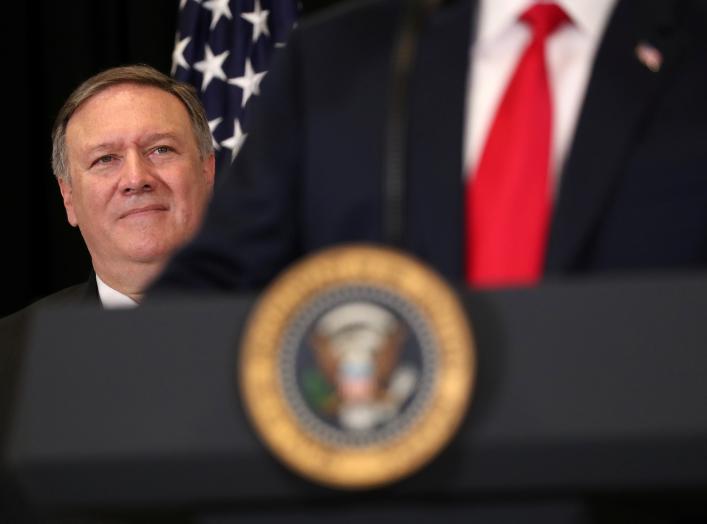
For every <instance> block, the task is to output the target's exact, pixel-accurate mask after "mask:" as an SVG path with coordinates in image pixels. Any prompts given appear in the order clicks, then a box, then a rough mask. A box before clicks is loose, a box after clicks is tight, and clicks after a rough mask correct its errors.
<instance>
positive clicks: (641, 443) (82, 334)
mask: <svg viewBox="0 0 707 524" xmlns="http://www.w3.org/2000/svg"><path fill="white" fill-rule="evenodd" d="M460 298H461V300H462V301H463V303H464V305H465V306H466V308H467V311H468V312H469V318H470V319H471V322H472V326H473V330H474V334H475V338H476V341H477V351H478V377H477V386H476V390H475V393H474V396H473V397H474V398H473V401H472V403H471V407H470V410H469V413H468V414H467V417H466V419H465V421H464V423H463V425H462V427H461V429H460V431H459V433H458V435H457V436H456V437H455V438H454V440H453V442H452V443H451V445H450V446H449V447H448V448H447V449H445V450H444V451H443V452H442V454H441V455H440V456H439V457H438V458H437V459H436V460H435V461H434V462H433V463H432V464H431V465H429V466H428V467H426V468H425V469H423V470H422V471H421V472H419V473H417V474H416V475H414V476H412V477H411V478H409V479H407V480H404V481H402V482H400V483H398V484H396V485H394V486H391V487H389V488H385V489H384V490H379V491H377V492H373V493H369V494H367V495H365V497H364V498H368V499H370V500H376V497H378V495H376V493H383V495H381V496H382V497H385V498H393V499H395V498H398V497H402V498H410V497H413V498H414V497H423V496H424V497H433V498H434V497H437V496H444V497H461V498H464V497H484V496H488V495H490V494H492V495H493V496H506V495H507V496H515V495H522V496H538V497H547V496H551V495H553V494H557V493H561V494H563V495H569V496H577V497H581V496H584V495H586V494H593V493H602V494H608V495H612V494H622V493H627V492H628V493H652V492H656V491H659V492H674V493H680V492H691V493H694V492H698V493H699V492H705V493H707V322H706V321H705V315H706V313H705V312H707V277H705V275H692V276H682V277H662V278H659V279H643V278H633V279H631V280H628V281H618V280H615V281H614V280H599V279H592V280H585V281H578V282H556V283H549V284H547V285H544V286H542V287H539V288H537V289H526V290H510V291H501V292H485V293H478V292H477V293H474V292H462V293H460ZM255 300H256V297H254V296H248V297H220V298H213V299H203V300H185V301H183V302H182V301H178V302H170V303H165V304H148V305H145V306H144V307H141V308H139V310H135V311H111V312H102V311H95V310H87V309H62V310H47V311H43V312H40V314H39V315H37V317H36V318H35V321H34V328H33V332H32V336H31V341H30V347H29V348H28V352H27V355H26V361H25V365H24V370H23V378H22V381H21V382H22V387H21V391H20V395H19V403H18V405H17V409H16V417H15V423H14V427H13V429H12V435H11V442H10V446H9V450H8V452H9V459H10V463H11V465H12V466H13V468H14V469H15V471H16V473H17V475H18V477H19V479H20V481H21V483H22V486H23V487H24V489H25V490H26V493H27V495H28V497H29V499H30V500H32V501H33V502H35V503H38V504H42V505H48V506H51V507H58V508H64V507H66V508H83V507H87V508H110V509H116V508H117V509H121V508H151V507H156V508H165V507H179V508H190V507H194V508H204V507H209V506H216V507H218V506H219V505H223V504H236V505H243V504H246V505H247V504H256V505H257V504H262V503H265V502H267V501H280V502H281V503H290V504H296V503H297V502H298V501H300V502H301V501H318V502H319V503H324V504H327V503H328V502H327V501H329V503H330V502H331V501H340V500H342V496H343V497H345V495H342V494H341V493H339V492H336V491H334V490H330V489H327V488H323V487H320V486H316V485H313V484H311V483H309V482H307V481H305V480H302V479H300V478H298V477H297V476H295V475H294V474H292V473H290V472H289V471H287V470H286V469H285V468H284V467H283V466H281V465H280V464H279V463H278V462H277V461H276V460H275V459H274V458H272V457H271V455H270V454H269V453H268V452H267V450H266V449H265V448H264V447H263V446H262V445H261V444H260V442H259V441H258V439H257V437H256V435H255V434H254V432H253V430H252V429H251V428H250V425H249V421H248V419H247V417H246V416H245V414H244V411H243V407H242V406H241V403H240V399H239V392H238V384H237V378H236V377H237V373H236V367H237V362H238V353H237V348H238V340H239V337H240V334H241V332H242V330H243V327H244V323H245V321H246V319H247V315H248V312H249V310H250V309H251V307H252V305H253V304H254V301H255ZM259 501H260V502H259Z"/></svg>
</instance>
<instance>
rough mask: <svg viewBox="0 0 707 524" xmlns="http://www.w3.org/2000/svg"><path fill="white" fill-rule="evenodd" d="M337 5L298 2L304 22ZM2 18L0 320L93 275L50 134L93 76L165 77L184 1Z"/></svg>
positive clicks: (28, 6) (71, 6)
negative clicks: (154, 72)
mask: <svg viewBox="0 0 707 524" xmlns="http://www.w3.org/2000/svg"><path fill="white" fill-rule="evenodd" d="M332 3H335V2H332V1H322V0H309V1H305V2H302V13H303V16H306V15H307V14H309V13H311V12H313V11H317V10H319V9H321V8H324V7H326V6H327V5H329V4H332ZM4 9H5V16H4V17H3V18H4V19H3V22H2V24H3V30H2V39H3V44H4V45H3V48H4V50H5V52H4V55H5V60H4V64H3V65H4V71H3V72H4V75H3V78H2V82H3V84H4V89H3V92H4V93H6V95H5V105H6V111H5V115H4V116H5V118H4V128H5V129H4V132H3V134H2V136H3V137H5V138H4V139H3V142H4V144H5V153H6V154H5V167H4V170H3V171H4V172H3V175H2V176H3V181H4V184H3V189H4V191H3V197H4V198H3V199H2V200H3V204H2V205H1V206H0V209H2V215H0V217H1V220H2V221H1V222H0V223H1V224H2V226H1V227H2V239H3V244H4V245H3V249H2V254H1V255H0V256H1V257H2V266H0V267H2V280H3V283H4V285H3V286H2V288H1V289H2V292H1V293H0V317H2V316H5V315H7V314H9V313H12V312H13V311H16V310H18V309H20V308H21V307H24V306H25V305H27V304H29V303H31V302H33V301H34V300H36V299H38V298H40V297H42V296H45V295H47V294H49V293H52V292H54V291H57V290H59V289H62V288H64V287H66V286H69V285H72V284H76V283H78V282H81V281H83V280H85V279H86V278H87V275H88V274H89V271H90V259H89V257H88V253H87V251H86V249H85V247H84V244H83V241H82V239H81V235H80V234H79V232H78V230H76V229H74V228H72V227H71V226H69V224H68V222H67V221H66V216H65V214H64V207H63V204H62V202H61V198H60V195H59V191H58V187H57V184H56V181H55V179H54V176H53V175H52V171H51V165H50V155H51V139H50V133H51V127H52V124H53V120H54V117H55V115H56V113H57V111H58V110H59V108H60V107H61V105H62V103H63V102H64V100H65V99H66V97H67V96H68V95H69V94H70V93H71V91H72V90H73V89H74V88H76V87H77V86H78V85H79V84H80V83H81V82H82V81H84V80H85V79H87V78H88V77H89V76H91V75H93V74H95V73H97V72H99V71H101V70H103V69H106V68H108V67H113V66H117V65H123V64H131V63H137V62H142V63H147V64H150V65H152V66H154V67H156V68H157V69H159V70H160V71H162V72H164V73H167V74H169V70H170V66H171V55H172V46H173V45H174V36H175V28H176V25H177V14H178V0H149V1H145V0H101V1H95V0H71V1H67V0H65V1H59V2H57V1H55V0H35V1H34V2H10V3H8V4H7V5H6V6H4Z"/></svg>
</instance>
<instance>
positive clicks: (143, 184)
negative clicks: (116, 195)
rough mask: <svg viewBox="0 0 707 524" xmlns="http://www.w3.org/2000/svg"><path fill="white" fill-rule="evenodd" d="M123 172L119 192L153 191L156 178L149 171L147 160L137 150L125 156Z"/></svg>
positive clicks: (128, 193) (125, 193)
mask: <svg viewBox="0 0 707 524" xmlns="http://www.w3.org/2000/svg"><path fill="white" fill-rule="evenodd" d="M124 162H125V163H124V164H123V172H122V176H121V178H120V192H121V193H122V194H124V195H133V194H139V193H147V192H150V191H154V189H155V186H156V179H155V177H154V175H153V174H152V172H151V166H150V165H149V162H148V161H147V160H146V159H144V158H143V157H142V155H140V154H139V153H137V152H130V153H128V154H127V155H126V156H125V160H124Z"/></svg>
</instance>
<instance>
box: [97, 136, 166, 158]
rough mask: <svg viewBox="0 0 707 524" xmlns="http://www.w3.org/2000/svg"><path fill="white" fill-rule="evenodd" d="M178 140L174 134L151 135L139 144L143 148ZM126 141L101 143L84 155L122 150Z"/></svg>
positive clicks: (142, 139)
mask: <svg viewBox="0 0 707 524" xmlns="http://www.w3.org/2000/svg"><path fill="white" fill-rule="evenodd" d="M168 139H169V140H177V134H176V133H172V132H167V133H150V134H148V135H145V136H144V137H142V138H140V140H139V141H138V143H139V144H140V145H141V146H142V145H144V144H152V143H154V142H159V141H160V140H168ZM124 144H125V141H123V140H119V141H113V142H101V143H99V144H96V145H92V146H89V147H87V148H86V149H85V150H84V151H83V153H84V154H86V155H89V156H90V155H93V154H96V153H101V152H103V151H110V150H114V149H120V148H122V147H124Z"/></svg>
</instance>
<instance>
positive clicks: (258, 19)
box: [241, 0, 270, 42]
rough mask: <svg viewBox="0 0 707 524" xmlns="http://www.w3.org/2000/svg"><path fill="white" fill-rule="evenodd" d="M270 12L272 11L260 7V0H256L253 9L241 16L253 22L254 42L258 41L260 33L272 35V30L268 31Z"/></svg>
mask: <svg viewBox="0 0 707 524" xmlns="http://www.w3.org/2000/svg"><path fill="white" fill-rule="evenodd" d="M269 14H270V11H268V10H267V9H262V8H261V7H260V0H255V6H254V8H253V11H252V12H250V13H243V14H242V15H241V18H243V19H244V20H247V21H248V22H250V23H251V24H253V42H255V41H257V40H258V38H259V37H260V35H263V34H264V35H266V36H270V31H268V15H269Z"/></svg>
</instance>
